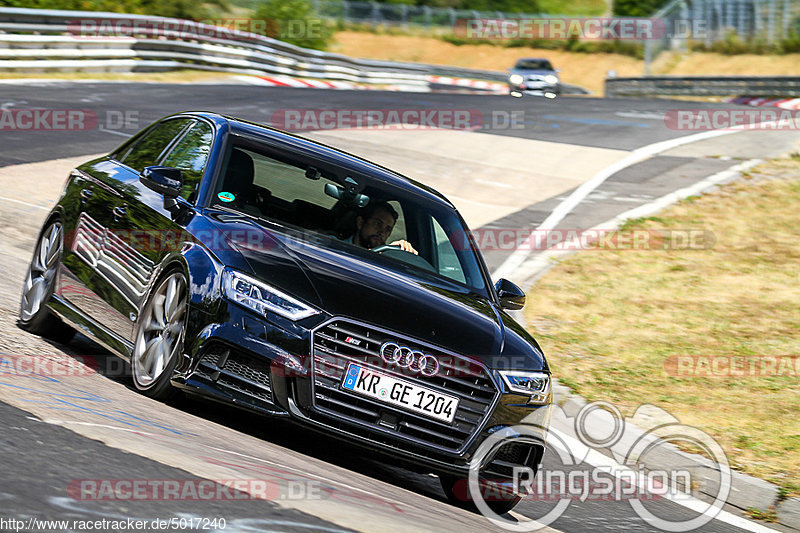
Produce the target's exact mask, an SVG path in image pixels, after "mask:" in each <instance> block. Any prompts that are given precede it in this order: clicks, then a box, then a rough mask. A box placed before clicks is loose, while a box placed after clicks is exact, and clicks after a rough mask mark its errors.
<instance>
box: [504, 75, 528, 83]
mask: <svg viewBox="0 0 800 533" xmlns="http://www.w3.org/2000/svg"><path fill="white" fill-rule="evenodd" d="M508 81H509V83H513V84H514V85H519V84H520V83H522V82H523V81H525V78H523V77H522V76H520V75H519V74H512V75H511V76H509V77H508Z"/></svg>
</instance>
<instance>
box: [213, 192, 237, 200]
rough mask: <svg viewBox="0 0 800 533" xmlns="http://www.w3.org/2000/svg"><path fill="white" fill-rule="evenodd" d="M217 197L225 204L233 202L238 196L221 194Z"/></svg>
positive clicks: (227, 193) (226, 193) (229, 193)
mask: <svg viewBox="0 0 800 533" xmlns="http://www.w3.org/2000/svg"><path fill="white" fill-rule="evenodd" d="M217 197H218V198H219V199H220V200H222V201H223V202H232V201H234V200H236V196H234V195H233V193H232V192H221V193H219V194H218V195H217Z"/></svg>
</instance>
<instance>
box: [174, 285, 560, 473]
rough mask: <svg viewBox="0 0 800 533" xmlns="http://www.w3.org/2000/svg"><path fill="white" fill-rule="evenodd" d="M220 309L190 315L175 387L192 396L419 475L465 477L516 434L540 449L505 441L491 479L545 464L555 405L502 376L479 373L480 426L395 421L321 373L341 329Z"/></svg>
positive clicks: (318, 321)
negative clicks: (276, 419)
mask: <svg viewBox="0 0 800 533" xmlns="http://www.w3.org/2000/svg"><path fill="white" fill-rule="evenodd" d="M220 306H221V309H220V310H219V311H218V312H217V313H215V314H214V315H213V316H212V315H206V314H205V313H202V312H200V311H196V310H195V311H194V312H193V313H192V314H191V316H193V317H194V322H193V324H194V326H193V328H191V327H190V328H189V330H188V331H187V335H188V337H187V339H190V340H189V341H187V346H186V350H185V351H186V352H187V353H186V356H185V359H184V361H183V363H182V365H180V366H179V369H178V371H177V373H176V374H175V376H174V378H173V383H174V384H175V385H176V386H178V387H179V388H182V389H184V390H186V391H187V392H190V393H194V394H199V395H203V396H206V397H210V398H213V399H216V400H219V401H222V402H225V403H229V404H232V405H235V406H238V407H241V408H245V409H248V410H251V411H255V412H258V413H262V414H267V415H273V416H284V417H290V418H291V419H293V420H294V421H296V422H298V423H301V424H303V425H306V426H308V427H311V428H313V429H315V430H317V431H321V432H324V433H326V434H329V435H332V436H334V437H337V438H340V439H344V440H346V441H347V442H350V443H353V444H356V445H359V446H362V447H366V448H368V449H370V450H372V451H373V452H377V453H379V454H381V455H383V456H386V457H389V458H391V459H392V460H394V461H397V460H400V461H402V462H403V463H404V464H405V465H406V466H408V467H411V468H415V469H418V470H424V471H433V472H437V473H449V474H454V475H462V476H466V475H467V472H468V469H469V465H470V461H471V460H472V458H473V457H474V455H475V453H476V451H477V449H478V447H479V446H480V444H481V443H482V442H483V441H484V440H485V439H486V438H487V437H488V436H489V435H492V434H495V433H496V432H497V431H500V430H506V428H511V427H514V426H520V425H521V426H524V427H525V428H526V430H525V432H524V433H525V434H526V435H527V436H528V437H529V438H530V437H533V439H532V440H533V441H534V442H536V443H537V444H533V445H531V444H530V441H528V444H526V445H525V449H524V450H518V449H516V448H519V446H516V447H515V446H514V445H513V443H512V442H511V441H510V440H509V442H508V443H507V444H505V443H504V444H503V446H502V448H500V449H498V450H495V452H496V453H497V454H499V455H498V457H499V458H498V459H497V460H492V458H491V457H490V458H489V462H491V465H490V467H489V468H488V469H487V472H491V474H492V475H493V476H494V477H508V476H510V474H511V472H512V467H513V466H515V465H516V466H527V467H530V468H534V469H535V468H536V466H537V465H538V463H539V461H540V459H541V455H542V453H543V449H544V443H545V442H546V438H547V427H548V423H549V418H550V409H551V404H550V403H549V402H548V403H546V404H544V405H529V404H528V403H527V401H528V397H527V396H524V395H520V394H512V393H510V392H509V391H508V390H507V389H506V388H505V385H504V384H503V381H502V380H501V379H499V377H498V376H497V375H496V373H495V372H494V371H493V370H491V369H488V368H486V367H483V366H482V364H481V368H482V370H481V372H483V373H485V378H484V379H485V381H484V383H486V384H488V383H491V387H493V389H492V390H493V392H492V394H491V395H490V397H489V396H487V400H486V404H485V410H483V411H482V412H481V413H480V415H479V416H475V417H474V420H473V419H472V418H470V417H469V416H461V417H460V421H457V420H454V422H453V423H452V424H451V425H452V426H458V427H453V428H450V429H451V431H448V428H447V427H446V424H443V423H437V422H436V421H432V420H424V419H423V420H421V419H420V417H415V416H412V415H411V414H409V413H403V412H400V413H399V414H398V410H397V409H395V408H392V407H391V406H389V405H384V404H382V403H380V402H378V401H371V402H365V400H364V398H362V397H355V396H352V395H351V393H349V392H346V391H343V390H340V389H341V388H340V386H339V382H338V381H337V380H336V379H335V376H333V377H332V376H330V375H324V374H322V373H321V372H320V371H319V363H320V354H321V347H320V346H319V341H317V344H316V345H315V344H314V342H315V341H314V338H315V337H314V335H315V332H316V333H319V332H321V331H322V330H323V328H324V327H329V326H330V325H331V324H333V323H336V320H334V319H330V318H327V317H316V318H313V317H312V318H309V319H306V320H304V321H301V322H300V323H294V322H291V321H289V320H286V319H283V318H281V317H274V318H270V319H269V320H266V319H263V318H260V317H256V316H255V315H253V314H252V313H250V312H248V311H246V310H244V309H242V308H240V307H238V306H236V305H232V304H229V303H227V302H225V301H222V302H221V304H220ZM345 322H346V324H345V325H346V326H347V327H353V328H354V327H355V326H354V325H353V323H352V322H351V321H345ZM192 329H193V330H194V331H193V332H192V331H191V330H192ZM319 335H320V336H321V335H322V334H321V333H319ZM312 346H316V349H315V350H312ZM312 352H314V353H315V355H316V356H317V357H316V362H317V364H315V363H314V361H315V359H312V357H311V355H310V354H312ZM328 357H330V354H328ZM459 357H460V356H459ZM344 362H346V361H344V360H342V361H332V362H331V364H332V365H333V366H329V367H327V368H328V369H330V368H335V367H336V365H337V364H338V366H339V367H341V366H342V364H343V363H344ZM345 366H346V365H345ZM381 371H384V372H385V371H386V369H381ZM397 377H399V378H402V379H409V377H408V376H403V375H397ZM428 386H434V387H435V386H436V385H435V384H428ZM450 392H451V393H453V391H450ZM475 393H476V394H478V391H477V387H476V391H475ZM351 397H352V400H353V401H352V402H351V401H350V400H351ZM462 404H463V406H464V408H465V409H472V410H478V409H477V408H478V407H479V405H480V402H477V401H474V400H470V399H469V398H463V397H462ZM459 409H461V407H459ZM372 411H374V412H378V413H380V414H379V415H378V417H377V419H374V420H373V419H370V412H372ZM364 413H366V414H364ZM460 414H461V415H464V413H460ZM403 415H407V416H405V417H404V416H403ZM459 428H460V429H459ZM458 431H461V433H467V434H465V436H464V438H463V441H460V442H451V441H453V437H452V435H453V434H457V433H458ZM511 434H512V435H513V434H515V432H514V431H511ZM445 444H447V445H445ZM507 446H508V447H507ZM493 455H494V454H493ZM509 459H510V460H509ZM514 461H517V462H516V463H515V462H514Z"/></svg>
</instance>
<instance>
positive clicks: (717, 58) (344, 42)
mask: <svg viewBox="0 0 800 533" xmlns="http://www.w3.org/2000/svg"><path fill="white" fill-rule="evenodd" d="M335 38H336V42H335V43H334V45H333V47H332V49H331V51H334V52H338V53H341V54H345V55H349V56H353V57H366V58H371V59H388V60H394V61H414V62H418V63H432V64H435V65H455V66H459V67H467V68H477V69H487V70H506V69H508V68H509V67H510V66H511V65H512V64H513V63H514V61H515V60H516V59H518V58H520V57H525V56H534V57H536V56H541V57H547V58H548V59H550V60H551V61H552V63H553V65H554V66H556V67H557V68H561V69H562V70H561V78H562V79H563V80H564V81H565V82H567V83H573V84H575V85H580V86H581V87H585V88H587V89H589V90H591V91H592V92H593V93H595V94H597V95H602V94H603V92H604V88H603V82H604V80H605V78H606V73H607V72H608V71H609V70H615V71H616V72H617V75H618V76H641V75H642V74H643V72H644V62H643V61H641V60H639V59H634V58H632V57H628V56H623V55H618V54H577V53H573V52H563V51H559V50H541V49H536V48H503V47H500V46H492V45H488V44H476V45H462V46H456V45H453V44H450V43H447V42H444V41H442V40H440V39H437V38H434V37H423V36H403V35H380V34H374V33H365V32H353V31H343V32H339V33H337V34H336V37H335ZM798 65H800V54H790V55H783V56H757V55H741V56H723V55H720V54H707V53H694V54H689V55H680V54H678V55H664V56H662V57H660V58H659V60H658V61H657V62H656V63H655V64H654V68H653V73H654V74H707V75H713V74H720V75H723V74H731V75H733V74H765V75H766V74H771V75H781V74H792V75H796V74H797V69H798Z"/></svg>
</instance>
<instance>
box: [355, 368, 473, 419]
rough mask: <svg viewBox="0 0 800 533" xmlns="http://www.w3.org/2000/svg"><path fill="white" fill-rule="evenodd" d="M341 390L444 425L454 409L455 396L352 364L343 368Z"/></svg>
mask: <svg viewBox="0 0 800 533" xmlns="http://www.w3.org/2000/svg"><path fill="white" fill-rule="evenodd" d="M342 388H343V389H345V390H349V391H352V392H355V393H358V394H361V395H363V396H368V397H370V398H374V399H376V400H380V401H382V402H384V403H388V404H390V405H396V406H398V407H402V408H403V409H406V410H408V411H413V412H415V413H419V414H421V415H423V416H428V417H430V418H435V419H437V420H443V421H445V422H452V421H453V418H455V416H456V410H457V409H458V398H456V397H455V396H449V395H447V394H442V393H441V392H438V391H435V390H432V389H429V388H427V387H421V386H419V385H417V384H416V383H411V382H409V381H406V380H404V379H397V378H395V377H393V376H390V375H388V374H383V373H381V372H376V371H374V370H372V369H371V368H367V367H364V366H361V365H357V364H355V363H350V364H349V365H347V372H345V374H344V381H343V382H342Z"/></svg>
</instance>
